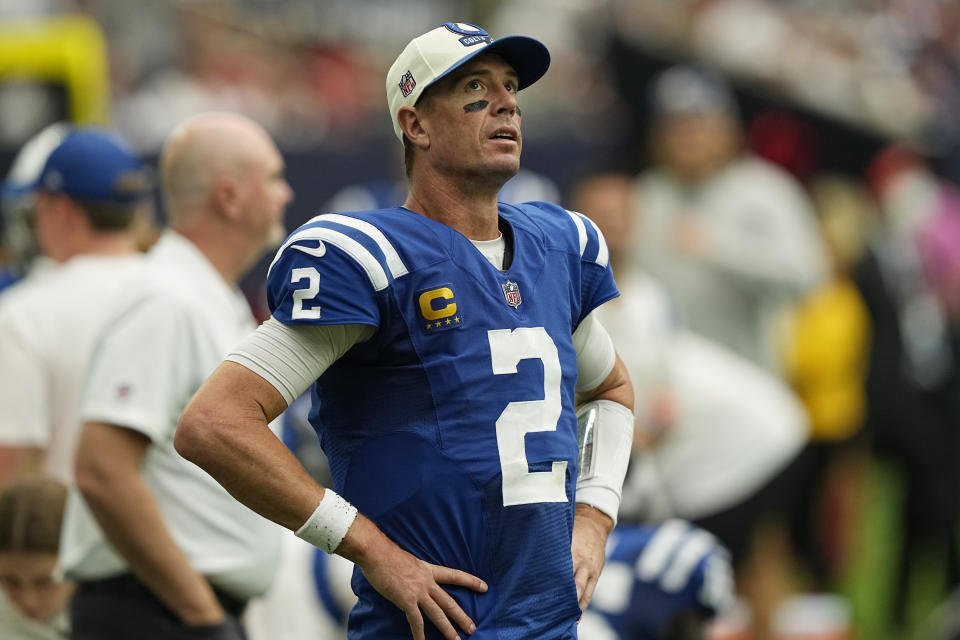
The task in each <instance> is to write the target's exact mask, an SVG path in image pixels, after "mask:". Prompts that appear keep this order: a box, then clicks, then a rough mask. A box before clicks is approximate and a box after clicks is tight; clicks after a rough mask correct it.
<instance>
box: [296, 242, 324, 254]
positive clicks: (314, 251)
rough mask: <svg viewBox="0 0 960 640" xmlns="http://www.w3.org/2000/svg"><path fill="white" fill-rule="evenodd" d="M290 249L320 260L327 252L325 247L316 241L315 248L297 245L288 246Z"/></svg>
mask: <svg viewBox="0 0 960 640" xmlns="http://www.w3.org/2000/svg"><path fill="white" fill-rule="evenodd" d="M290 248H291V249H296V250H297V251H303V252H304V253H306V254H308V255H311V256H314V257H315V258H322V257H323V255H324V254H325V253H326V252H327V246H326V245H325V244H323V243H322V242H320V241H319V240H317V246H316V247H301V246H300V245H299V244H293V245H290Z"/></svg>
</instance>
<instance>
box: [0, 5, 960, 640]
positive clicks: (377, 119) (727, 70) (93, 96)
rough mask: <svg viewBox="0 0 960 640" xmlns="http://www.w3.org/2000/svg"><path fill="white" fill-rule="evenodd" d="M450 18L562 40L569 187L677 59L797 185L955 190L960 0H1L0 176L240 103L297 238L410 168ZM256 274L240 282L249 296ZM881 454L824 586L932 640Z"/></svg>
mask: <svg viewBox="0 0 960 640" xmlns="http://www.w3.org/2000/svg"><path fill="white" fill-rule="evenodd" d="M445 21H464V22H472V23H476V24H479V25H482V26H484V27H485V28H486V29H487V30H488V31H490V32H491V33H492V34H493V35H494V36H497V35H500V34H508V33H523V34H527V35H532V36H534V37H537V38H539V39H541V40H542V41H543V42H544V43H545V44H546V45H547V46H548V47H549V49H550V50H551V52H552V55H553V64H552V67H551V71H550V72H549V73H548V75H547V76H546V78H545V79H544V81H542V82H540V83H539V84H537V85H535V86H534V87H533V88H531V89H530V90H529V91H526V92H525V93H524V94H523V96H522V99H521V103H522V106H523V110H524V134H525V145H524V161H523V162H524V167H525V168H526V169H529V170H532V171H534V172H536V173H539V174H541V175H542V176H545V177H547V178H549V179H550V180H552V181H553V182H555V183H556V185H557V187H558V188H559V189H560V192H561V193H563V192H565V191H566V189H567V188H568V187H569V186H570V184H571V183H572V181H573V180H575V179H576V177H577V176H579V175H581V174H582V173H584V172H587V171H590V170H592V169H595V168H597V167H614V166H615V167H618V168H622V169H625V170H628V171H632V172H638V171H640V170H642V169H644V168H645V167H646V166H647V165H648V164H649V161H650V160H649V156H648V146H647V137H648V135H649V131H648V127H647V123H648V117H647V116H648V111H649V106H648V101H647V100H648V89H649V81H650V79H651V78H653V77H654V76H655V75H656V74H657V73H658V72H659V71H661V70H662V69H664V68H666V67H668V66H670V65H673V64H675V63H678V62H693V63H698V64H702V65H705V66H707V67H709V68H711V69H713V70H714V71H716V72H718V73H720V74H722V75H723V76H724V77H725V78H726V79H727V80H728V81H729V82H730V83H731V86H732V88H733V90H734V92H735V94H736V97H737V100H738V103H739V111H738V116H739V118H740V120H741V121H742V123H743V125H744V127H745V131H746V141H747V144H749V145H750V146H751V147H752V148H753V150H754V151H756V152H758V153H760V154H761V155H763V156H765V157H767V158H769V159H771V160H773V161H775V162H777V163H779V164H780V165H782V166H783V167H785V168H786V169H788V170H789V171H790V172H792V173H793V174H794V175H795V176H796V177H797V178H798V179H799V180H800V181H801V182H804V183H807V181H808V180H809V179H811V178H812V177H813V176H816V175H822V174H835V175H840V176H844V177H845V178H848V179H850V180H851V181H853V182H855V183H856V184H863V183H864V181H865V176H866V175H867V169H868V167H869V166H871V161H873V160H874V158H876V156H877V154H878V153H879V152H880V151H882V150H884V149H886V148H888V147H889V146H890V145H893V144H902V145H905V146H907V147H909V148H911V149H912V150H913V151H914V152H915V153H916V154H918V155H919V156H920V157H921V158H923V160H924V161H926V162H928V163H929V167H930V168H931V169H932V171H934V172H935V174H936V175H937V176H938V178H940V179H942V180H943V181H945V182H947V183H950V184H953V183H956V182H957V181H958V180H960V37H958V34H960V3H956V2H953V1H948V0H942V1H938V0H513V1H510V0H323V1H318V0H73V1H70V0H0V175H4V174H5V173H6V171H7V168H8V167H9V165H10V162H11V161H12V159H13V156H14V154H15V153H16V151H17V150H18V148H19V146H20V145H21V144H22V143H23V142H25V141H26V140H27V139H28V138H29V137H30V136H32V135H33V134H34V133H36V132H37V131H39V130H40V129H41V128H42V127H44V126H45V125H47V124H49V123H51V122H55V121H58V120H69V121H72V122H75V123H96V124H106V125H110V126H113V127H115V128H116V129H118V130H119V131H120V132H121V133H122V134H123V135H124V136H125V137H126V138H127V139H128V140H129V141H130V142H131V143H132V144H133V145H134V146H135V147H136V148H137V150H139V151H140V152H141V153H142V154H144V155H145V156H146V157H149V158H155V157H156V155H157V153H158V151H159V147H160V145H161V143H162V141H163V139H164V137H165V136H166V135H167V133H168V132H169V131H170V130H171V128H172V126H173V125H174V124H175V123H176V122H178V121H179V120H181V119H182V118H184V117H186V116H188V115H190V114H192V113H196V112H199V111H206V110H212V109H218V110H233V111H239V112H243V113H245V114H247V115H250V116H251V117H253V118H254V119H256V120H257V121H259V122H260V123H262V124H263V125H264V126H266V127H267V128H268V129H269V130H270V131H271V133H272V134H273V135H274V136H275V138H276V139H277V141H278V143H279V145H280V146H281V149H282V150H283V152H284V155H285V158H286V161H287V165H288V180H289V182H290V184H291V186H292V187H293V189H294V191H295V193H296V200H295V202H294V203H293V204H292V205H291V207H290V208H289V210H288V214H287V222H288V228H291V229H292V228H294V227H295V226H297V225H298V224H300V223H301V222H303V221H304V220H306V219H308V218H309V217H311V216H313V215H315V214H316V213H317V212H319V211H320V209H321V207H322V206H323V205H324V203H326V202H328V201H329V199H330V198H331V197H332V196H333V195H334V194H335V193H336V192H338V191H339V190H340V189H342V188H343V187H344V186H346V185H349V184H356V183H361V182H369V181H376V180H383V181H392V180H395V179H397V178H398V177H399V175H400V166H401V150H400V146H399V145H398V144H396V140H395V138H394V136H393V134H392V131H391V128H390V123H389V119H388V117H387V115H386V110H385V108H384V107H385V104H384V103H385V101H384V89H383V73H384V70H385V69H386V68H387V67H388V66H389V63H390V62H391V61H392V59H393V57H394V56H395V55H396V52H397V51H398V50H399V49H400V48H401V47H402V46H403V45H404V44H405V43H406V42H407V41H408V40H409V39H410V38H411V37H412V36H413V35H415V34H418V33H420V32H422V31H423V30H425V29H426V28H428V27H430V26H432V25H435V24H439V23H441V22H445ZM588 213H589V212H588ZM263 273H264V269H263V265H261V266H260V267H258V268H256V269H254V270H253V272H252V273H251V275H250V276H249V277H248V282H247V286H248V287H249V289H250V292H251V297H252V299H254V300H256V296H257V295H258V293H257V292H258V287H259V286H260V282H261V281H262V279H263ZM957 399H958V400H960V394H957ZM957 462H958V464H960V458H958V459H957ZM868 464H869V467H868V469H867V470H866V473H867V475H868V478H869V480H868V482H867V483H866V485H865V486H866V490H865V491H864V493H863V495H860V496H859V497H858V498H857V499H858V500H859V501H860V503H861V506H862V508H860V509H858V510H856V514H857V526H856V527H855V528H854V530H855V535H854V537H853V539H852V541H851V543H850V549H849V553H848V554H847V557H846V561H845V563H844V565H843V567H842V571H841V572H839V574H838V576H839V577H838V579H837V580H836V584H834V585H832V589H833V590H834V591H835V592H836V593H838V594H841V595H843V596H845V597H846V598H847V599H848V601H849V603H850V604H851V607H852V611H853V619H854V629H855V637H857V638H862V639H865V640H867V639H869V640H884V639H887V638H889V639H890V640H893V639H894V638H903V637H917V638H921V637H926V636H925V635H924V634H925V633H926V632H927V631H925V630H928V629H929V626H928V625H929V624H930V622H929V621H930V616H931V614H932V612H933V611H934V609H935V608H936V607H937V606H938V605H939V604H940V603H941V602H942V601H943V590H942V587H941V585H942V584H943V581H944V580H945V572H946V565H947V562H946V561H945V558H943V557H942V555H938V554H939V553H941V552H936V553H933V554H931V556H930V557H927V558H923V559H922V561H921V562H918V563H917V564H916V565H915V566H913V567H912V571H913V576H914V581H913V582H912V585H913V587H912V588H911V589H910V593H909V598H908V601H909V606H908V610H907V614H906V620H905V622H904V623H903V624H902V625H901V626H896V625H894V624H893V622H892V621H891V602H892V599H893V594H894V591H895V583H896V576H895V574H896V571H895V566H896V563H897V559H896V554H897V549H898V548H899V540H900V537H901V536H902V535H903V532H904V531H905V529H906V526H907V524H908V523H907V522H906V520H905V518H906V515H905V514H904V513H903V512H902V511H901V510H900V508H899V507H898V505H899V502H898V496H900V495H901V493H902V491H903V488H902V487H903V484H902V482H901V480H900V478H899V476H898V475H897V473H896V471H895V470H894V469H893V468H892V467H890V466H888V465H887V464H886V463H885V462H884V461H883V459H882V458H872V459H871V460H870V462H869V463H868ZM691 473H695V470H691ZM825 524H826V526H827V527H829V524H830V523H829V522H827V523H825Z"/></svg>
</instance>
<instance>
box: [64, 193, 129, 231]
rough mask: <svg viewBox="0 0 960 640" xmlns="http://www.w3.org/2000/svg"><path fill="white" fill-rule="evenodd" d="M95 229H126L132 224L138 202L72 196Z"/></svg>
mask: <svg viewBox="0 0 960 640" xmlns="http://www.w3.org/2000/svg"><path fill="white" fill-rule="evenodd" d="M73 201H74V202H76V203H77V206H79V207H80V208H81V209H82V210H83V212H84V213H85V214H86V216H87V220H89V221H90V226H91V227H93V228H94V229H96V230H97V231H108V232H109V231H126V230H127V229H129V228H130V227H131V226H132V225H133V221H134V219H135V218H136V215H137V209H139V208H140V206H142V205H141V203H139V202H132V203H131V202H110V201H106V200H87V199H82V198H73Z"/></svg>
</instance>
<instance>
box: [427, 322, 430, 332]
mask: <svg viewBox="0 0 960 640" xmlns="http://www.w3.org/2000/svg"><path fill="white" fill-rule="evenodd" d="M427 331H430V323H429V322H428V323H427Z"/></svg>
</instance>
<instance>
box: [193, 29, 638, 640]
mask: <svg viewBox="0 0 960 640" xmlns="http://www.w3.org/2000/svg"><path fill="white" fill-rule="evenodd" d="M548 64H549V53H548V52H547V50H546V48H545V47H544V46H543V45H542V44H541V43H539V42H537V41H536V40H533V39H531V38H527V37H524V36H509V37H506V38H501V39H499V40H492V39H491V38H490V36H489V35H488V34H487V33H486V32H485V31H484V30H482V29H480V28H479V27H476V26H474V25H469V24H465V23H446V24H444V25H442V26H440V27H438V28H436V29H433V30H431V31H429V32H427V33H426V34H423V35H421V36H419V37H418V38H415V39H414V40H413V41H411V42H410V43H409V44H408V46H407V47H406V48H405V49H404V50H403V52H401V54H400V56H399V57H398V58H397V59H396V61H395V62H394V64H393V66H392V67H391V69H390V71H389V72H388V74H387V81H386V89H387V98H388V103H389V105H390V117H391V120H392V122H393V126H394V130H395V133H396V135H397V138H398V139H400V140H401V141H403V142H404V147H405V149H406V168H407V173H408V177H409V182H410V191H409V194H408V196H407V199H406V202H405V204H404V206H403V207H395V208H391V209H380V210H376V211H366V212H344V213H336V214H327V215H320V216H317V217H316V218H314V219H313V220H311V221H309V222H308V223H306V224H305V225H303V226H302V227H301V228H300V229H298V230H297V231H296V232H295V233H294V234H293V235H291V236H290V237H289V238H288V239H287V241H286V242H285V243H284V245H283V247H282V248H281V250H280V251H279V252H278V254H277V256H276V258H275V260H274V262H273V264H272V266H271V268H270V271H269V274H268V292H269V300H270V303H271V309H272V313H273V316H272V317H271V318H270V319H268V320H267V321H266V322H265V323H264V324H263V325H261V326H260V328H259V329H258V330H257V332H256V333H254V334H253V335H252V336H251V337H250V338H249V339H248V340H247V341H246V342H245V343H243V344H242V345H240V346H239V347H238V349H237V350H236V351H235V352H234V353H232V354H231V355H230V357H229V361H228V362H226V363H224V364H223V365H221V366H220V367H219V368H218V369H217V371H216V372H214V374H213V375H212V376H211V377H210V378H209V379H208V380H207V381H206V382H205V383H204V385H203V387H201V389H200V390H199V391H198V393H197V394H196V396H195V397H194V399H193V401H192V402H191V403H190V405H188V407H187V409H186V410H185V411H184V415H183V417H182V418H181V421H180V426H179V427H178V430H177V435H176V446H177V450H178V451H180V452H181V453H182V454H183V455H184V456H186V457H187V458H188V459H190V460H193V461H194V462H196V463H197V464H199V465H200V466H201V467H203V468H204V469H206V470H208V471H209V472H210V473H211V474H212V475H214V476H215V477H216V478H217V479H218V480H219V481H220V482H222V483H223V484H224V486H226V487H227V488H228V489H229V490H230V492H231V493H232V494H233V495H235V496H237V497H238V498H239V499H241V500H242V501H243V502H244V503H245V504H248V505H249V506H250V507H251V508H253V509H255V510H256V511H258V512H259V513H262V514H263V515H265V516H267V517H269V518H271V519H273V520H275V521H277V522H279V523H281V524H283V525H284V526H286V527H287V528H290V529H293V530H296V531H297V535H299V536H301V537H303V538H305V539H307V540H309V541H310V542H312V543H313V544H315V545H316V546H317V547H319V548H321V549H323V550H325V551H327V552H336V553H338V554H340V555H342V556H344V557H346V558H348V559H350V560H352V561H354V562H355V564H356V565H357V567H358V568H357V570H355V572H354V577H353V586H354V590H355V591H356V592H357V594H358V597H359V601H358V604H357V605H356V606H354V607H353V609H352V611H351V613H350V619H349V626H350V635H351V637H356V638H376V639H377V640H386V639H389V638H397V639H399V638H409V637H410V636H411V632H412V635H413V637H414V638H415V639H416V640H423V639H424V638H425V637H430V638H436V637H444V638H448V639H449V640H454V639H456V638H458V637H461V636H460V635H459V633H458V631H457V628H459V629H460V630H461V631H462V632H464V633H466V634H468V635H470V634H472V637H474V638H478V639H490V638H500V637H524V638H540V639H542V640H548V639H550V638H555V639H572V638H574V637H575V636H576V624H577V620H578V619H579V618H580V615H581V610H582V609H584V608H586V606H587V603H588V602H589V600H590V597H591V595H592V593H593V589H594V586H595V584H596V580H597V578H598V576H599V573H600V570H601V568H602V566H603V553H604V545H605V542H606V538H607V535H608V533H609V531H610V529H611V528H612V527H613V525H614V524H615V522H616V517H617V510H618V508H619V498H620V490H621V484H622V480H623V473H624V472H625V470H626V463H627V458H628V456H629V447H630V440H631V438H632V425H633V414H632V403H633V391H632V389H631V387H630V382H629V378H628V377H627V375H626V371H625V369H624V367H623V364H622V363H621V362H620V361H619V358H618V357H617V355H616V352H615V350H614V348H613V346H612V343H611V342H610V340H609V337H608V336H607V335H606V332H605V331H604V330H603V328H602V326H600V325H599V324H597V323H595V322H594V320H593V318H592V314H591V312H592V311H593V310H594V309H595V308H596V307H598V306H599V305H601V304H602V303H604V302H606V301H607V300H609V299H611V298H613V297H615V296H616V295H617V291H616V286H615V284H614V282H613V278H612V273H611V271H610V268H609V264H608V261H607V252H606V245H605V242H604V240H603V237H602V235H601V234H599V232H598V231H597V230H596V228H595V227H594V226H593V225H592V224H591V223H590V222H589V221H588V220H586V219H585V218H584V217H583V216H581V215H579V214H577V213H573V212H568V211H565V210H563V209H561V208H560V207H558V206H556V205H553V204H549V203H545V202H535V203H525V204H523V205H520V206H513V205H507V204H503V203H498V202H497V193H498V192H499V190H500V188H501V187H502V186H503V184H504V182H506V180H507V179H509V178H510V177H511V176H512V175H514V174H515V173H516V172H517V170H518V168H519V162H520V152H521V146H522V138H521V133H520V110H519V108H518V105H517V93H518V91H519V90H521V89H523V88H524V87H526V86H528V85H530V84H531V83H533V82H535V81H536V80H537V79H539V78H540V77H541V76H542V75H543V73H545V72H546V69H547V66H548ZM575 336H576V337H575ZM314 383H315V384H314ZM311 385H312V386H313V400H314V405H313V406H314V408H313V421H314V425H315V427H316V428H317V429H318V431H319V432H320V433H321V439H322V442H323V445H324V449H325V451H326V453H327V455H328V458H329V459H330V467H331V471H332V473H333V478H334V486H335V487H336V489H337V492H342V494H343V497H341V496H339V495H338V494H337V493H335V492H334V491H333V490H332V489H330V488H324V487H322V486H320V485H318V484H317V483H316V482H314V481H313V480H312V479H311V478H310V477H309V475H307V473H306V472H305V471H304V469H303V467H302V466H301V465H300V464H299V463H298V462H297V460H296V459H295V458H294V456H293V455H292V454H291V453H290V452H289V450H287V449H286V448H285V447H284V446H283V444H282V443H281V442H280V441H279V440H278V439H277V438H276V437H274V435H273V434H271V433H270V431H269V430H268V429H267V424H268V422H269V421H270V420H272V419H273V418H274V417H276V416H277V415H278V414H279V413H280V412H281V411H282V410H283V409H284V408H285V407H286V406H288V405H289V403H291V402H292V401H293V400H294V399H295V398H296V397H297V396H299V395H300V393H302V392H303V391H304V390H305V389H307V388H308V387H310V386H311ZM577 405H580V415H581V416H582V417H583V421H584V433H585V436H584V441H585V442H588V443H590V446H589V447H585V449H584V451H583V453H582V454H581V453H580V452H579V447H578V437H577V436H578V418H577V414H576V412H575V410H576V406H577ZM581 455H582V458H583V463H582V464H581V465H580V467H579V469H578V459H579V458H580V457H581ZM578 476H579V478H578ZM578 480H579V481H578ZM441 585H449V586H448V587H447V588H444V587H442V586H441ZM448 589H449V591H448Z"/></svg>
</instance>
